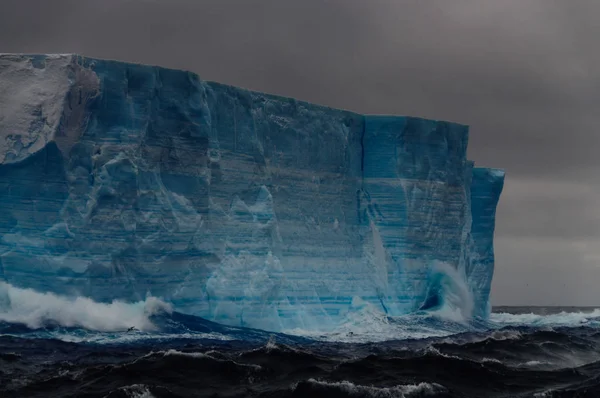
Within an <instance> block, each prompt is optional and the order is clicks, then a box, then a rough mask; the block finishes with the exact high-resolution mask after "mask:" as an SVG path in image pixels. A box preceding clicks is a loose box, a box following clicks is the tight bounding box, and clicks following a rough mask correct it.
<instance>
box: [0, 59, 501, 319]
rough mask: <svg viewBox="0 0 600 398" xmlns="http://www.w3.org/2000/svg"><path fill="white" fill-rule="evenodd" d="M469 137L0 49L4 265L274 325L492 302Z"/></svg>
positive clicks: (185, 76) (484, 193)
mask: <svg viewBox="0 0 600 398" xmlns="http://www.w3.org/2000/svg"><path fill="white" fill-rule="evenodd" d="M467 138H468V131H467V128H466V127H465V126H461V125H458V124H453V123H447V122H437V121H430V120H423V119H418V118H411V117H394V116H364V115H360V114H355V113H351V112H346V111H341V110H336V109H331V108H326V107H322V106H317V105H313V104H309V103H306V102H301V101H297V100H294V99H290V98H282V97H277V96H273V95H267V94H263V93H257V92H251V91H248V90H244V89H239V88H235V87H230V86H225V85H222V84H218V83H212V82H205V81H202V80H200V79H199V78H198V76H196V75H195V74H193V73H190V72H185V71H179V70H170V69H164V68H159V67H153V66H145V65H134V64H127V63H122V62H115V61H105V60H98V59H92V58H87V57H81V56H77V55H35V56H30V55H0V277H1V278H2V279H3V280H4V281H5V282H7V283H9V284H10V285H13V286H15V287H19V288H30V289H34V290H36V291H39V292H51V293H59V294H61V295H71V296H85V297H89V298H91V299H93V300H96V301H101V302H109V301H112V300H115V299H120V300H125V301H142V300H144V299H145V298H146V297H147V296H157V297H162V298H163V299H165V300H166V301H168V302H170V303H172V304H173V305H174V307H175V308H176V309H177V310H180V311H183V312H188V313H193V314H195V315H199V316H202V317H206V318H208V319H210V320H215V321H218V322H222V323H226V324H232V325H239V326H251V327H259V328H263V329H267V330H288V329H293V328H301V329H304V330H320V329H326V328H331V327H335V325H337V324H338V323H339V322H341V321H342V320H344V319H346V318H347V317H349V316H351V315H352V313H353V312H355V311H361V309H363V308H364V307H365V306H370V307H373V308H376V309H377V310H380V311H382V312H384V313H386V314H388V315H392V316H393V315H401V314H405V313H409V312H413V311H419V310H438V309H441V308H447V307H451V308H452V309H454V310H457V311H459V312H460V313H461V314H462V315H463V316H465V317H471V316H486V313H487V308H488V298H489V290H490V284H491V280H492V275H493V268H494V253H493V233H494V220H495V209H496V204H497V202H498V198H499V196H500V192H501V190H502V185H503V180H504V173H503V172H502V171H499V170H492V169H480V168H473V164H472V162H470V161H468V160H467V159H466V148H467ZM5 301H6V300H5ZM0 302H2V300H0ZM3 305H11V304H10V303H6V302H4V304H3Z"/></svg>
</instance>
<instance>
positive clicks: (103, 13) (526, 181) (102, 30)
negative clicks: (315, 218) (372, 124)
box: [0, 0, 600, 305]
mask: <svg viewBox="0 0 600 398" xmlns="http://www.w3.org/2000/svg"><path fill="white" fill-rule="evenodd" d="M599 15H600V1H597V0H589V1H584V0H556V1H554V0H469V1H467V0H465V1H463V0H412V1H403V0H388V1H383V0H381V1H380V0H362V1H359V0H293V1H291V0H290V1H287V0H273V1H262V0H239V1H229V0H214V1H212V0H211V1H203V0H120V1H117V0H95V1H86V0H37V1H33V0H0V52H29V53H31V52H40V53H48V52H51V53H52V52H54V53H56V52H59V53H67V52H76V53H81V54H83V55H87V56H95V57H102V58H114V59H120V60H124V61H134V62H142V63H149V64H157V65H161V66H166V67H174V68H183V69H188V70H192V71H194V72H197V73H198V74H199V75H200V76H201V78H203V79H206V80H215V81H219V82H223V83H228V84H233V85H238V86H242V87H246V88H250V89H254V90H260V91H265V92H269V93H275V94H280V95H285V96H292V97H296V98H299V99H302V100H307V101H311V102H316V103H320V104H324V105H329V106H333V107H339V108H345V109H349V110H353V111H357V112H361V113H389V114H399V115H414V116H422V117H428V118H434V119H443V120H450V121H455V122H459V123H464V124H469V125H470V126H471V131H470V144H469V157H470V158H471V159H473V160H475V161H476V163H477V164H478V165H480V166H490V167H500V168H504V169H505V170H506V172H507V180H506V185H505V190H504V193H503V195H502V198H501V201H500V206H499V208H498V213H497V220H498V221H497V230H496V255H497V259H496V273H495V277H494V283H493V291H492V297H493V303H494V304H496V305H500V304H509V305H511V304H517V305H518V304H529V305H533V304H537V305H600V288H598V285H600V157H599V156H598V152H599V151H600V130H599V127H598V124H599V122H598V115H599V114H600V112H598V111H599V107H600V50H599V48H600V44H599V38H600V19H599V17H598V16H599Z"/></svg>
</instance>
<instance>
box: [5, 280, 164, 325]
mask: <svg viewBox="0 0 600 398" xmlns="http://www.w3.org/2000/svg"><path fill="white" fill-rule="evenodd" d="M0 297H4V299H3V300H2V306H1V307H0V321H4V322H11V323H20V324H24V325H26V326H27V327H29V328H31V329H39V328H42V327H44V326H47V325H49V324H50V325H59V326H62V327H81V328H85V329H88V330H95V331H101V332H116V331H124V330H128V329H130V328H132V327H134V328H136V329H138V330H142V331H155V330H156V329H157V328H156V326H155V325H154V324H153V323H152V321H151V320H150V317H151V316H152V315H156V314H159V313H164V312H167V313H171V312H172V311H173V309H172V308H171V306H170V305H169V304H167V303H165V302H164V301H162V300H160V299H158V298H156V297H148V298H146V300H144V301H138V302H135V303H126V302H124V301H119V300H114V301H112V302H111V303H99V302H96V301H94V300H92V299H89V298H87V297H67V296H61V295H57V294H54V293H40V292H37V291H35V290H33V289H21V288H18V287H15V286H12V285H11V284H8V283H5V282H0Z"/></svg>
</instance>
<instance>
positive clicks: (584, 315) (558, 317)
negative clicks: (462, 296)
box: [489, 309, 600, 327]
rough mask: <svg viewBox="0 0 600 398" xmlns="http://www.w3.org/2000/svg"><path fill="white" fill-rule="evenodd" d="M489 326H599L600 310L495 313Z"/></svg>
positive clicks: (491, 316)
mask: <svg viewBox="0 0 600 398" xmlns="http://www.w3.org/2000/svg"><path fill="white" fill-rule="evenodd" d="M489 321H490V324H491V326H500V327H501V326H506V325H511V326H537V327H540V326H551V327H554V326H574V327H577V326H600V309H595V310H592V311H590V312H560V313H557V314H548V315H539V314H533V313H528V314H510V313H506V312H497V313H492V314H491V315H490V319H489Z"/></svg>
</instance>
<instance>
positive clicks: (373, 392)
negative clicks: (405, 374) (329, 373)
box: [293, 379, 445, 398]
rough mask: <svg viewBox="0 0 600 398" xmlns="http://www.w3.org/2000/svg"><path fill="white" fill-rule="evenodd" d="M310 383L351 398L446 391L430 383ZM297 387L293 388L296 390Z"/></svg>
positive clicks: (406, 395) (375, 397)
mask: <svg viewBox="0 0 600 398" xmlns="http://www.w3.org/2000/svg"><path fill="white" fill-rule="evenodd" d="M308 383H310V384H313V385H317V386H322V387H329V388H335V389H338V390H340V391H342V392H344V393H346V394H348V395H349V396H350V397H352V396H361V397H362V396H368V397H373V398H380V397H381V398H384V397H385V398H391V397H397V398H408V397H413V396H424V395H433V394H435V393H438V392H440V391H444V390H445V388H444V387H443V386H441V385H439V384H435V383H434V384H430V383H419V384H406V385H397V386H394V387H382V388H379V387H369V386H361V385H358V384H354V383H351V382H349V381H346V380H344V381H340V382H326V381H319V380H315V379H309V380H308ZM296 388H297V385H295V386H294V387H293V389H294V390H295V389H296Z"/></svg>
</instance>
